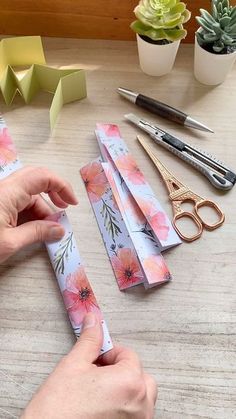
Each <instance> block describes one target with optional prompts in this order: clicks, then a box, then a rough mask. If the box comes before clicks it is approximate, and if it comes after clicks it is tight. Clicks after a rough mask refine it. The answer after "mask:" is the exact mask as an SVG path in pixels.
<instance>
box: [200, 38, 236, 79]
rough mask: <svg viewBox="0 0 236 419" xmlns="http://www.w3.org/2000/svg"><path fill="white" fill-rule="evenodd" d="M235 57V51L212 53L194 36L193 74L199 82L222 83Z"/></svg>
mask: <svg viewBox="0 0 236 419" xmlns="http://www.w3.org/2000/svg"><path fill="white" fill-rule="evenodd" d="M235 59H236V51H235V52H232V53H231V54H213V53H212V52H208V51H206V50H205V49H203V48H202V47H201V46H200V45H199V43H198V40H197V37H196V36H195V47H194V75H195V77H196V79H197V80H198V81H200V83H203V84H208V85H216V84H220V83H222V82H223V81H224V80H225V79H226V77H227V74H228V73H229V71H230V69H231V67H232V66H233V64H234V62H235Z"/></svg>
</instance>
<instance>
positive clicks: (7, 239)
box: [0, 167, 77, 262]
mask: <svg viewBox="0 0 236 419" xmlns="http://www.w3.org/2000/svg"><path fill="white" fill-rule="evenodd" d="M42 192H44V193H47V194H48V195H49V197H50V199H51V201H52V202H53V203H54V204H55V205H56V206H58V207H60V208H66V207H67V206H68V204H73V205H75V204H77V199H76V197H75V195H74V193H73V191H72V188H71V186H70V185H69V183H67V182H66V181H64V180H62V179H61V178H60V177H58V176H57V175H56V174H54V173H53V172H50V171H49V170H48V169H46V168H41V167H26V168H24V169H20V170H18V171H17V172H15V173H13V174H11V175H10V176H8V177H7V178H6V179H3V180H1V181H0V197H1V199H0V262H3V261H4V260H6V259H7V258H8V257H9V256H11V255H13V254H14V253H15V252H16V251H18V250H20V249H21V248H23V247H24V246H27V245H29V244H32V243H35V242H38V241H54V240H59V239H60V238H61V237H63V234H64V229H63V227H61V226H60V225H59V224H58V223H56V222H54V221H48V220H45V218H46V217H47V216H49V215H51V214H52V213H53V211H52V209H51V208H50V207H49V206H48V204H47V203H46V202H45V201H44V200H43V198H42V197H41V196H40V195H39V194H40V193H42ZM22 222H23V223H22Z"/></svg>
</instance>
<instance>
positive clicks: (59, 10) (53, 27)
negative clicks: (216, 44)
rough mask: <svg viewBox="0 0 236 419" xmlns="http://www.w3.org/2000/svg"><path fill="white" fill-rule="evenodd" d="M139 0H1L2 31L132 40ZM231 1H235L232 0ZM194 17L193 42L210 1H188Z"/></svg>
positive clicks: (190, 24)
mask: <svg viewBox="0 0 236 419" xmlns="http://www.w3.org/2000/svg"><path fill="white" fill-rule="evenodd" d="M137 4H138V0H120V1H117V0H109V1H106V0H99V1H97V0H89V1H87V0H67V1H65V0H50V1H48V0H41V1H39V2H37V1H35V0H11V1H9V0H1V2H0V33H1V34H5V35H6V34H14V35H42V36H60V37H61V36H63V37H68V38H71V37H74V38H86V39H88V38H95V39H118V40H131V39H132V40H133V39H135V35H134V33H133V31H131V29H130V27H129V26H130V23H131V22H132V21H133V20H134V19H135V16H134V13H133V10H134V8H135V6H136V5H137ZM231 4H236V0H232V1H231ZM187 7H188V9H189V10H190V11H191V12H192V18H191V20H190V21H189V22H187V23H186V29H187V31H188V35H187V37H186V39H185V40H184V41H183V42H193V40H194V33H195V31H196V29H197V22H196V20H195V16H196V15H199V8H200V7H202V8H205V9H208V10H209V7H210V1H209V0H194V1H189V2H187Z"/></svg>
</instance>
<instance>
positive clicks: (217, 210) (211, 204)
mask: <svg viewBox="0 0 236 419" xmlns="http://www.w3.org/2000/svg"><path fill="white" fill-rule="evenodd" d="M204 207H205V208H207V207H208V208H209V207H210V208H213V210H214V211H215V213H216V215H217V217H218V221H216V222H215V223H212V224H210V223H207V222H206V221H205V220H204V219H203V217H202V216H201V214H200V213H199V209H200V208H204ZM195 212H196V215H197V217H198V218H199V220H200V221H201V223H202V225H203V226H204V227H205V228H206V229H207V230H214V229H215V228H218V227H220V226H221V224H223V222H224V221H225V215H224V213H223V212H222V211H221V209H220V208H219V207H218V205H217V204H216V203H215V202H213V201H211V200H210V199H202V200H200V201H198V202H196V204H195Z"/></svg>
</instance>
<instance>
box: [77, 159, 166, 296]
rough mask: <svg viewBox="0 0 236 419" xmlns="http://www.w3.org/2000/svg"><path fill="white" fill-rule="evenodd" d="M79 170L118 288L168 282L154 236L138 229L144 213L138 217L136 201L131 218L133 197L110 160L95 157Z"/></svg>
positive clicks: (147, 286)
mask: <svg viewBox="0 0 236 419" xmlns="http://www.w3.org/2000/svg"><path fill="white" fill-rule="evenodd" d="M80 173H81V176H82V179H83V181H84V184H85V187H86V190H87V193H88V197H89V200H90V203H91V206H92V208H93V210H94V214H95V217H96V220H97V223H98V226H99V229H100V231H101V235H102V238H103V241H104V244H105V247H106V250H107V253H108V256H109V258H110V262H111V265H112V268H113V270H114V274H115V277H116V280H117V283H118V286H119V288H120V290H124V289H127V288H130V287H132V286H134V285H138V284H140V283H143V284H144V286H145V288H150V287H153V286H155V285H160V284H161V283H163V282H167V281H169V280H170V279H171V275H170V272H169V270H168V268H167V266H166V264H165V261H164V259H163V257H162V255H161V254H160V250H159V247H158V245H157V244H156V240H155V237H154V236H153V235H152V234H151V231H147V232H146V235H145V234H144V231H143V230H142V228H141V226H142V225H143V216H142V217H141V218H142V219H141V220H140V214H141V211H140V210H139V208H138V206H137V204H136V203H135V201H134V208H135V209H136V213H135V214H134V213H133V214H132V217H129V214H128V213H127V212H126V210H125V206H126V205H127V199H132V196H131V197H130V192H129V190H128V189H127V188H126V186H125V185H124V184H123V182H122V179H121V178H120V177H119V173H118V172H117V170H116V169H114V168H113V167H112V165H111V164H110V163H101V162H100V161H99V160H95V161H93V162H92V163H89V164H88V165H86V166H84V167H83V168H82V169H81V170H80ZM121 188H124V191H123V194H122V195H121V194H120V190H121ZM118 189H119V191H118ZM125 193H126V194H127V196H126V195H125ZM131 220H132V221H131ZM139 221H140V223H141V224H139ZM154 260H155V269H154V265H153V262H154Z"/></svg>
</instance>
